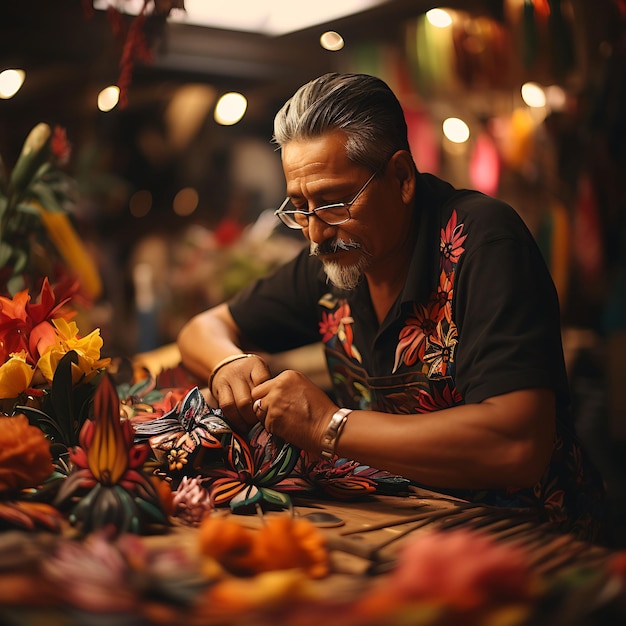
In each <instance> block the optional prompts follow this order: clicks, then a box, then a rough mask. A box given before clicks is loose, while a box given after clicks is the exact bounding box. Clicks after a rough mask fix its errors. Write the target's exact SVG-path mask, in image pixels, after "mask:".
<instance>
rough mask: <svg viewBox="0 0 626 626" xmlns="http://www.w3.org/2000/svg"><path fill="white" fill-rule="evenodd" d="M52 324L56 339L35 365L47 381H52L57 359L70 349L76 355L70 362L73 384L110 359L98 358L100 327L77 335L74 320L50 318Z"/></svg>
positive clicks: (86, 377)
mask: <svg viewBox="0 0 626 626" xmlns="http://www.w3.org/2000/svg"><path fill="white" fill-rule="evenodd" d="M52 324H53V325H54V327H55V328H56V331H57V336H58V341H57V342H56V343H53V344H52V345H50V346H49V347H48V348H47V349H46V350H45V351H44V353H43V354H42V355H41V357H40V359H39V361H38V362H37V367H38V368H39V369H40V370H41V372H42V374H43V375H44V376H45V377H46V380H48V382H52V379H53V377H54V372H55V371H56V368H57V366H58V364H59V361H60V360H61V359H62V358H63V357H64V356H65V355H66V354H67V353H68V352H70V350H74V351H75V352H76V354H77V355H78V363H77V364H72V382H73V383H74V384H76V383H78V382H79V381H88V380H89V379H90V378H92V377H93V376H94V375H95V374H96V372H97V371H98V370H99V369H100V368H102V367H106V366H107V365H108V364H109V362H110V359H101V358H100V350H101V348H102V343H103V342H102V337H100V329H98V328H96V330H94V331H92V332H91V333H89V334H88V335H87V336H85V337H79V335H78V326H76V322H68V321H67V320H65V319H63V318H59V319H55V320H52Z"/></svg>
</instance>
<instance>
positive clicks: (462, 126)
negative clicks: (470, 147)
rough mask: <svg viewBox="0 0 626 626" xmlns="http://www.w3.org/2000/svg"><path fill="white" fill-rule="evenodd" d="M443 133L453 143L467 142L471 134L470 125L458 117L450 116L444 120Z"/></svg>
mask: <svg viewBox="0 0 626 626" xmlns="http://www.w3.org/2000/svg"><path fill="white" fill-rule="evenodd" d="M443 134H444V135H445V137H446V138H447V139H449V140H450V141H452V142H453V143H465V142H466V141H467V140H468V139H469V136H470V130H469V126H468V125H467V124H466V123H465V122H464V121H463V120H461V119H459V118H458V117H449V118H448V119H446V120H444V122H443Z"/></svg>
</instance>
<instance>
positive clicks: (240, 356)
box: [209, 352, 261, 393]
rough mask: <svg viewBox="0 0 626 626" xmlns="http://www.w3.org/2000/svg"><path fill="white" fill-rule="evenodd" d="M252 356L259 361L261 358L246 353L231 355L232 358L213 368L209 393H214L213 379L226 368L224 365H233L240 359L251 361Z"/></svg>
mask: <svg viewBox="0 0 626 626" xmlns="http://www.w3.org/2000/svg"><path fill="white" fill-rule="evenodd" d="M251 356H257V357H259V359H260V358H261V357H260V356H259V355H258V354H252V353H249V352H246V353H244V354H231V355H230V356H227V357H226V358H225V359H222V360H221V361H220V362H219V363H218V364H217V365H216V366H215V367H214V368H213V373H212V374H211V376H210V377H209V391H210V392H211V393H213V379H214V378H215V374H217V373H218V372H219V371H220V370H221V369H222V368H223V367H224V365H228V364H229V363H232V362H233V361H238V360H239V359H249V358H250V357H251Z"/></svg>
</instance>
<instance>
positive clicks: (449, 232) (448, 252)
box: [439, 210, 467, 274]
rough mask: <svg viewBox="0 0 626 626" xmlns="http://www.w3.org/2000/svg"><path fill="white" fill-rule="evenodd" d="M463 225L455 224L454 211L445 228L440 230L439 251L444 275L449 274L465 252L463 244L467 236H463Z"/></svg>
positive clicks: (455, 216) (455, 215)
mask: <svg viewBox="0 0 626 626" xmlns="http://www.w3.org/2000/svg"><path fill="white" fill-rule="evenodd" d="M462 233H463V224H457V214H456V210H454V211H452V215H451V216H450V220H449V221H448V223H447V224H446V227H445V228H443V229H442V230H441V243H440V245H439V249H440V251H441V255H442V265H443V269H444V271H445V272H446V274H449V273H450V272H451V271H452V270H453V269H454V266H455V265H456V264H457V263H458V262H459V259H460V258H461V255H462V254H463V252H465V248H463V242H464V241H465V239H466V238H467V235H463V234H462Z"/></svg>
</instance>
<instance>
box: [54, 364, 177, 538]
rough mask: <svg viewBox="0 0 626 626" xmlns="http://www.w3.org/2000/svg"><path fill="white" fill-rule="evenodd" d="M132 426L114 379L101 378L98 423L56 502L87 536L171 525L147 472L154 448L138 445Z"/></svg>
mask: <svg viewBox="0 0 626 626" xmlns="http://www.w3.org/2000/svg"><path fill="white" fill-rule="evenodd" d="M133 439H134V431H133V427H132V425H131V423H130V422H129V421H128V420H126V419H122V418H121V417H120V402H119V399H118V395H117V391H116V390H115V387H114V385H113V382H112V380H111V377H110V375H109V374H106V375H104V376H103V377H102V379H101V381H100V383H99V385H98V387H97V389H96V391H95V393H94V399H93V419H88V420H86V421H85V423H84V424H83V426H82V429H81V431H80V437H79V443H80V445H79V446H78V447H75V448H72V449H71V450H70V460H71V463H72V464H73V466H74V467H73V470H72V472H71V473H70V475H69V476H68V477H67V478H66V479H64V480H63V481H62V484H61V486H60V488H59V491H58V493H57V497H56V499H55V505H56V506H57V507H59V508H61V509H65V508H68V507H69V508H70V512H69V521H70V523H71V524H73V525H76V526H79V527H80V529H81V531H82V532H83V533H84V534H88V533H90V532H92V531H94V530H98V529H102V528H108V527H114V528H115V529H116V531H117V532H118V533H124V532H130V533H134V534H145V533H146V532H148V531H149V530H151V529H152V528H154V527H155V526H156V525H162V526H167V525H168V524H169V520H168V518H167V514H166V512H165V511H164V506H163V502H162V500H161V497H160V496H159V492H158V490H157V488H156V487H155V485H154V484H153V483H152V482H151V481H150V479H149V478H148V476H146V475H145V474H144V472H143V465H144V462H145V461H146V459H147V457H148V455H149V453H150V448H149V447H148V446H147V445H145V444H136V443H134V442H133Z"/></svg>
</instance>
